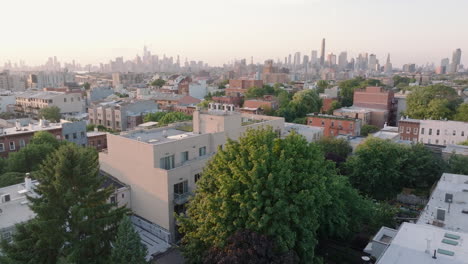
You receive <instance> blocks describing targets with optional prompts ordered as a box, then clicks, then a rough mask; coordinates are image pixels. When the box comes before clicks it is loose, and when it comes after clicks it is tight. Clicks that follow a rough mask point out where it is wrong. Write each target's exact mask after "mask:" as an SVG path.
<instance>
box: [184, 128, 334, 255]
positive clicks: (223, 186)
mask: <svg viewBox="0 0 468 264" xmlns="http://www.w3.org/2000/svg"><path fill="white" fill-rule="evenodd" d="M329 177H336V172H335V169H334V168H333V165H332V163H330V162H327V161H325V160H324V158H323V155H322V153H321V151H320V149H319V148H318V147H317V146H316V145H315V144H309V143H308V142H307V141H306V140H305V139H304V138H303V137H302V136H299V135H297V134H294V133H293V134H291V135H289V136H288V137H286V138H285V139H280V138H277V134H276V133H275V132H274V131H273V130H272V129H271V128H270V129H260V130H249V131H247V132H246V134H245V135H244V136H243V137H241V138H240V139H239V141H232V140H229V141H228V142H227V144H226V145H225V148H224V150H221V151H219V152H218V153H217V154H216V155H215V156H214V157H213V158H212V159H211V161H210V162H209V163H208V165H207V166H206V167H205V169H204V172H203V177H202V178H201V179H200V180H199V181H198V183H197V184H198V187H197V190H196V194H195V196H194V198H193V199H192V200H191V201H189V203H188V208H187V215H186V216H180V217H178V221H179V223H180V230H181V232H183V233H184V234H185V236H184V238H183V245H184V246H183V252H184V254H185V255H186V256H187V259H188V260H189V261H190V262H192V263H200V262H201V261H202V259H201V255H203V254H202V253H203V252H206V251H207V250H208V249H209V248H213V247H223V246H224V245H226V239H227V238H228V237H229V236H230V235H232V234H233V233H235V232H236V231H237V230H242V229H248V230H251V231H254V232H257V233H260V234H263V235H267V236H269V237H270V238H271V239H272V240H274V241H275V242H276V243H277V250H278V252H279V253H286V252H288V251H290V250H293V251H295V252H296V253H297V254H298V256H299V258H300V259H301V262H304V263H311V262H312V261H313V258H314V248H315V246H316V244H317V239H316V231H317V229H318V228H319V226H320V222H319V219H320V215H321V214H322V213H323V210H325V209H324V208H325V206H326V205H327V204H330V203H331V197H330V196H329V194H328V191H327V188H326V185H325V184H324V182H328V180H327V179H328V178H329Z"/></svg>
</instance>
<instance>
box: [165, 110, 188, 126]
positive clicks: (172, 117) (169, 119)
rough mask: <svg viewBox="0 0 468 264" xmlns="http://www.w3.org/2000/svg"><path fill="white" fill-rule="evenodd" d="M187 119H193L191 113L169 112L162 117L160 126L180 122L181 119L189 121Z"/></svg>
mask: <svg viewBox="0 0 468 264" xmlns="http://www.w3.org/2000/svg"><path fill="white" fill-rule="evenodd" d="M187 120H192V116H191V115H187V114H184V113H181V112H169V113H167V114H166V115H164V116H163V117H161V119H159V124H158V125H159V126H165V125H168V124H171V123H175V122H179V121H187Z"/></svg>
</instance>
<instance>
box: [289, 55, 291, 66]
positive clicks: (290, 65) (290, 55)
mask: <svg viewBox="0 0 468 264" xmlns="http://www.w3.org/2000/svg"><path fill="white" fill-rule="evenodd" d="M288 65H289V66H291V54H289V55H288Z"/></svg>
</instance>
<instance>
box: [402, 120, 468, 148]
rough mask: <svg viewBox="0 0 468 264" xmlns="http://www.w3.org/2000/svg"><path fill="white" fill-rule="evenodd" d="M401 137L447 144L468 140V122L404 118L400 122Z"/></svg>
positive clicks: (425, 142) (428, 142)
mask: <svg viewBox="0 0 468 264" xmlns="http://www.w3.org/2000/svg"><path fill="white" fill-rule="evenodd" d="M398 129H399V132H400V139H402V140H412V141H413V142H420V143H424V144H431V145H438V146H447V145H448V144H459V143H461V142H464V141H466V140H468V122H461V121H451V120H420V119H411V118H407V117H406V118H402V119H401V120H400V121H399V122H398Z"/></svg>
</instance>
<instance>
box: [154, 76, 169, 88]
mask: <svg viewBox="0 0 468 264" xmlns="http://www.w3.org/2000/svg"><path fill="white" fill-rule="evenodd" d="M164 84H166V81H165V80H163V79H161V78H159V79H156V80H154V81H153V82H151V86H156V87H159V88H161V87H162V86H163V85H164Z"/></svg>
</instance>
